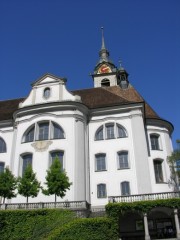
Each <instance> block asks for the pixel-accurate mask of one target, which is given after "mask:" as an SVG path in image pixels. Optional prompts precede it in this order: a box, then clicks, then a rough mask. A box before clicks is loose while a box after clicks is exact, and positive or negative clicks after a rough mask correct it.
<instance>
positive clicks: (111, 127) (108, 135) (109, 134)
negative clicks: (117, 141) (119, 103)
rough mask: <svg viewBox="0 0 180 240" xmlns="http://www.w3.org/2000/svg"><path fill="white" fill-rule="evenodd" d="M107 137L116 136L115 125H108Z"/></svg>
mask: <svg viewBox="0 0 180 240" xmlns="http://www.w3.org/2000/svg"><path fill="white" fill-rule="evenodd" d="M106 137H107V139H112V138H114V125H107V126H106Z"/></svg>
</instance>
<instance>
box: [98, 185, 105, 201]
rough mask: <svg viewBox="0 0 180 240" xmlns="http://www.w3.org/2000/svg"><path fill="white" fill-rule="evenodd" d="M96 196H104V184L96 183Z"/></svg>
mask: <svg viewBox="0 0 180 240" xmlns="http://www.w3.org/2000/svg"><path fill="white" fill-rule="evenodd" d="M97 197H98V198H106V184H99V185H97Z"/></svg>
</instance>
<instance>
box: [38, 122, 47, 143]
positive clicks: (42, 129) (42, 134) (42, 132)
mask: <svg viewBox="0 0 180 240" xmlns="http://www.w3.org/2000/svg"><path fill="white" fill-rule="evenodd" d="M48 138H49V123H48V122H46V123H40V124H39V138H38V140H47V139H48Z"/></svg>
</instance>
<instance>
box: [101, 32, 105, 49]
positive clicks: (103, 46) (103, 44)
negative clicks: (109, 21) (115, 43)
mask: <svg viewBox="0 0 180 240" xmlns="http://www.w3.org/2000/svg"><path fill="white" fill-rule="evenodd" d="M101 32H102V47H101V49H105V43H104V28H103V27H101Z"/></svg>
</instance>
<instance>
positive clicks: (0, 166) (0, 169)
mask: <svg viewBox="0 0 180 240" xmlns="http://www.w3.org/2000/svg"><path fill="white" fill-rule="evenodd" d="M4 165H5V164H4V162H0V173H2V172H4Z"/></svg>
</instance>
